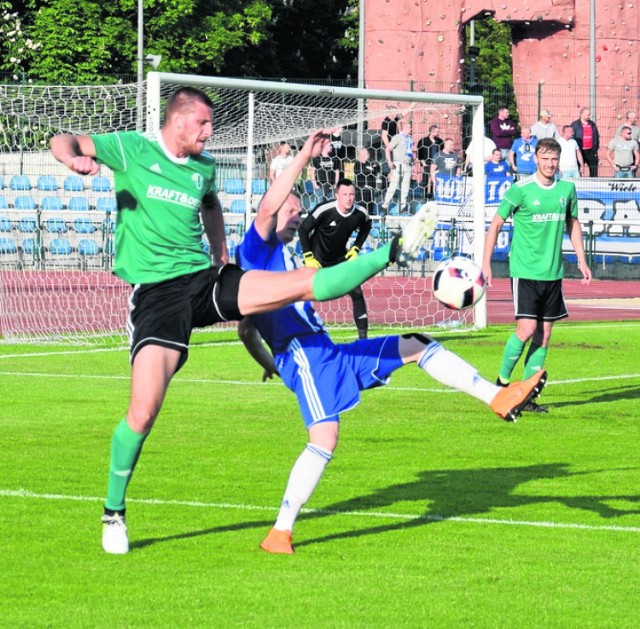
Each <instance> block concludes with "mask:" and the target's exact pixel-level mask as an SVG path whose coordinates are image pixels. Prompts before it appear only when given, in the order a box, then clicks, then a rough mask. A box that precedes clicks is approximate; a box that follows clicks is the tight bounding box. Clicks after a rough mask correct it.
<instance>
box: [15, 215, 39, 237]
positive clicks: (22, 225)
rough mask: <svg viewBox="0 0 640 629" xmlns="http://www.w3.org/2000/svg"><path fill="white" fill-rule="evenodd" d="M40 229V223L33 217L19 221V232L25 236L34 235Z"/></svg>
mask: <svg viewBox="0 0 640 629" xmlns="http://www.w3.org/2000/svg"><path fill="white" fill-rule="evenodd" d="M37 229H38V222H37V221H36V219H35V218H34V217H32V216H25V217H24V218H21V219H20V220H19V221H18V231H19V232H22V233H23V234H33V232H35V231H36V230H37Z"/></svg>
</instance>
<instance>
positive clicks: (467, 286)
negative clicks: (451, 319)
mask: <svg viewBox="0 0 640 629" xmlns="http://www.w3.org/2000/svg"><path fill="white" fill-rule="evenodd" d="M432 286H433V294H434V296H435V298H436V299H437V300H438V301H439V302H440V303H441V304H444V305H445V306H446V307H447V308H451V309H452V310H466V309H467V308H471V307H472V306H475V304H477V303H478V301H480V299H482V296H483V295H484V293H485V290H486V288H487V281H486V280H485V277H484V275H483V274H482V270H481V269H480V267H478V266H477V265H476V264H475V262H474V261H473V260H471V259H470V258H464V257H462V256H456V257H454V258H451V259H449V260H443V261H442V262H441V263H440V264H439V265H438V267H437V268H436V270H435V272H434V274H433V283H432Z"/></svg>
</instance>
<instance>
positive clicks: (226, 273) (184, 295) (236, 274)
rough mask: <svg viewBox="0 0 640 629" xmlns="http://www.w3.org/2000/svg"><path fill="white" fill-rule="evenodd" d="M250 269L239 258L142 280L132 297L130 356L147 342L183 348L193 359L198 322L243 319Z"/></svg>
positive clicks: (181, 362)
mask: <svg viewBox="0 0 640 629" xmlns="http://www.w3.org/2000/svg"><path fill="white" fill-rule="evenodd" d="M244 273H245V271H244V270H243V269H241V268H240V267H239V266H236V265H235V264H227V265H225V266H223V267H222V268H217V267H211V268H209V269H205V270H203V271H197V272H196V273H189V274H188V275H181V276H180V277H175V278H173V279H170V280H166V281H165V282H158V283H155V284H138V285H136V286H135V287H134V289H133V292H132V293H131V296H130V298H129V318H128V320H127V334H128V335H129V343H130V347H131V356H130V360H131V363H132V364H133V361H134V359H135V357H136V354H137V353H138V352H139V351H140V350H141V349H142V348H143V347H144V346H145V345H160V346H162V347H168V348H170V349H176V350H178V351H179V352H181V353H182V356H181V358H180V362H179V364H178V368H177V369H176V371H177V370H178V369H180V367H182V365H184V363H185V362H186V361H187V354H188V352H189V339H190V337H191V331H192V330H193V329H194V328H202V327H205V326H208V325H213V324H214V323H221V322H223V321H239V320H240V319H242V315H241V314H240V311H239V310H238V290H239V286H240V278H241V277H242V276H243V275H244Z"/></svg>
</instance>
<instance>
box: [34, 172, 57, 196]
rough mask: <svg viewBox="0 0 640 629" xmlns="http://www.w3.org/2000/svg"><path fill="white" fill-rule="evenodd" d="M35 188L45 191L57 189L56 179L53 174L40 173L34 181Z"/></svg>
mask: <svg viewBox="0 0 640 629" xmlns="http://www.w3.org/2000/svg"><path fill="white" fill-rule="evenodd" d="M36 188H38V190H44V191H45V192H53V191H55V190H57V189H58V181H57V180H56V178H55V177H54V176H53V175H40V176H39V177H38V181H37V182H36Z"/></svg>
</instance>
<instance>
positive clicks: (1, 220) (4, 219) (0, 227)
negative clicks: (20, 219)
mask: <svg viewBox="0 0 640 629" xmlns="http://www.w3.org/2000/svg"><path fill="white" fill-rule="evenodd" d="M11 229H12V223H11V219H10V218H9V217H8V216H0V232H5V233H8V232H10V231H11Z"/></svg>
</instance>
